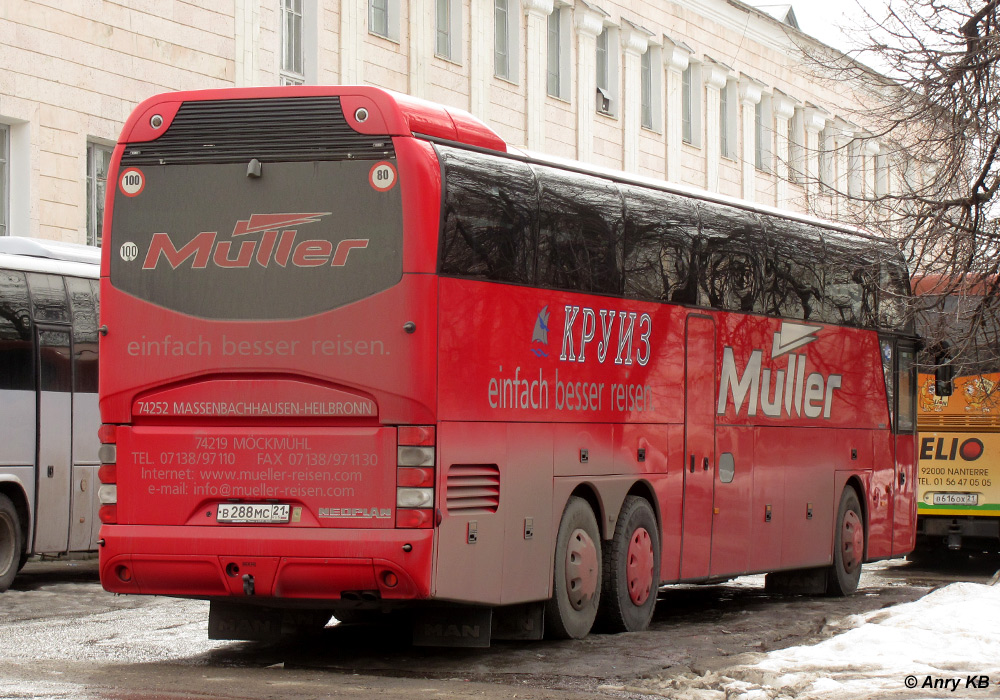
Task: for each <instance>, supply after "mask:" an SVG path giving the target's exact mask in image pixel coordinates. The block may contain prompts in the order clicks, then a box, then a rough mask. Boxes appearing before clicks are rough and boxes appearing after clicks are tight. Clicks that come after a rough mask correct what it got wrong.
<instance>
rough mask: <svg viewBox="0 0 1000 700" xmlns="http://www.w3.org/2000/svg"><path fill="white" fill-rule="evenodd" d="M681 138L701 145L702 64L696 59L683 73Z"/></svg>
mask: <svg viewBox="0 0 1000 700" xmlns="http://www.w3.org/2000/svg"><path fill="white" fill-rule="evenodd" d="M681 139H682V140H683V141H684V143H689V144H691V145H692V146H701V65H700V64H698V63H695V62H694V61H692V62H691V63H688V67H687V68H686V69H685V70H684V73H682V74H681Z"/></svg>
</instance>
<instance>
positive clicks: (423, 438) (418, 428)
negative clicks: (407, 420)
mask: <svg viewBox="0 0 1000 700" xmlns="http://www.w3.org/2000/svg"><path fill="white" fill-rule="evenodd" d="M396 444H398V445H433V444H434V426H433V425H401V426H399V437H398V438H397V443H396Z"/></svg>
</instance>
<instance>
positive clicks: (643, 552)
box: [598, 496, 660, 632]
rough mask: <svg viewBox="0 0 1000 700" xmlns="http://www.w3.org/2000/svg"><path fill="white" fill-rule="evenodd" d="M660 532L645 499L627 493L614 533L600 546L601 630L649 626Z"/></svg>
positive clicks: (656, 575)
mask: <svg viewBox="0 0 1000 700" xmlns="http://www.w3.org/2000/svg"><path fill="white" fill-rule="evenodd" d="M659 577H660V535H659V528H658V527H657V525H656V516H655V515H654V514H653V509H652V508H651V507H650V505H649V502H648V501H646V499H644V498H640V497H638V496H629V497H627V498H626V499H625V502H624V503H623V504H622V509H621V512H620V513H619V514H618V522H617V524H616V525H615V534H614V537H613V538H612V539H611V541H610V542H608V543H607V544H606V546H605V548H604V580H603V585H602V591H601V606H600V609H599V610H598V624H599V626H600V628H601V629H602V630H603V631H605V632H639V631H641V630H644V629H646V628H647V627H648V626H649V622H650V620H652V619H653V608H654V607H656V593H657V590H658V589H659V585H658V584H659V580H660V578H659Z"/></svg>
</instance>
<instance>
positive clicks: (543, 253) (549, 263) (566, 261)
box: [535, 166, 624, 295]
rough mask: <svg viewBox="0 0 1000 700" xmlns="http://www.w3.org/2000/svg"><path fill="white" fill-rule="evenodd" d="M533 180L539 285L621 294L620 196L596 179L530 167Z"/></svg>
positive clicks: (613, 187) (621, 235)
mask: <svg viewBox="0 0 1000 700" xmlns="http://www.w3.org/2000/svg"><path fill="white" fill-rule="evenodd" d="M535 176H536V177H537V178H538V185H539V196H538V261H537V269H536V273H537V275H536V283H537V284H538V285H539V286H541V287H549V288H554V289H571V290H574V291H580V292H592V293H596V294H616V295H620V294H622V293H623V291H624V289H623V281H622V249H623V241H622V239H623V231H624V222H623V213H622V198H621V194H620V193H619V191H618V188H617V187H616V186H615V185H614V183H611V182H608V181H607V180H602V179H600V178H596V177H591V176H588V175H580V174H576V173H568V172H565V171H562V170H556V169H555V168H548V167H543V166H536V167H535Z"/></svg>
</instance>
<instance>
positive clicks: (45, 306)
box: [28, 272, 69, 322]
mask: <svg viewBox="0 0 1000 700" xmlns="http://www.w3.org/2000/svg"><path fill="white" fill-rule="evenodd" d="M28 289H29V290H30V291H31V315H32V316H34V318H35V321H39V322H45V321H56V322H68V321H69V304H67V303H66V288H65V287H64V286H63V280H62V277H60V276H59V275H42V274H38V273H34V272H29V273H28Z"/></svg>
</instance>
